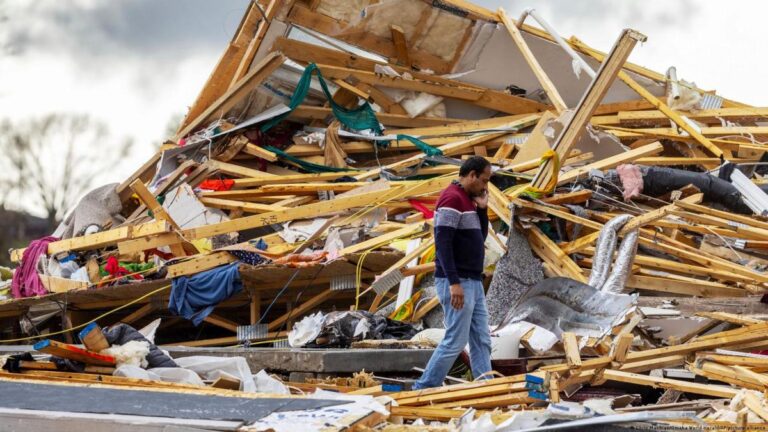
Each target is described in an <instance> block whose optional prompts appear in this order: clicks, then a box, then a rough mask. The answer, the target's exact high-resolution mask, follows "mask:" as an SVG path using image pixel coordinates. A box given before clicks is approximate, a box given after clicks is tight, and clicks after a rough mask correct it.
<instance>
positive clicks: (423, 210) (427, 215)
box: [408, 199, 435, 219]
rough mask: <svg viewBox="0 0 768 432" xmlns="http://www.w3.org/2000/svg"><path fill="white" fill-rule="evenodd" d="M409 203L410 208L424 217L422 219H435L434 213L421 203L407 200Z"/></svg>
mask: <svg viewBox="0 0 768 432" xmlns="http://www.w3.org/2000/svg"><path fill="white" fill-rule="evenodd" d="M408 202H409V203H411V207H413V208H415V209H416V210H418V211H420V212H421V214H423V215H424V219H432V218H433V217H435V212H433V211H432V210H430V209H428V208H427V206H425V205H424V203H422V202H421V201H416V200H413V199H412V200H408Z"/></svg>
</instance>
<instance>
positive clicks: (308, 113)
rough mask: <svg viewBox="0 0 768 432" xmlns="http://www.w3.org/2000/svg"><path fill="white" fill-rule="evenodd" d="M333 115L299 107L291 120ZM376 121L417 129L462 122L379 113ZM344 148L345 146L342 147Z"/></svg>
mask: <svg viewBox="0 0 768 432" xmlns="http://www.w3.org/2000/svg"><path fill="white" fill-rule="evenodd" d="M332 115H333V110H331V108H326V107H317V106H310V105H299V106H298V107H296V109H295V110H293V111H291V114H290V115H289V116H288V118H289V119H294V120H325V119H326V118H328V117H329V116H332ZM376 119H378V120H379V122H381V123H382V124H384V125H385V126H392V127H395V126H397V127H404V128H417V127H431V126H444V125H447V124H451V123H459V122H461V121H462V120H461V119H456V118H444V117H423V116H422V117H409V116H408V115H407V114H392V113H377V114H376ZM342 148H343V146H342Z"/></svg>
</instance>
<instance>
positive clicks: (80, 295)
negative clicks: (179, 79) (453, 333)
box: [0, 0, 768, 430]
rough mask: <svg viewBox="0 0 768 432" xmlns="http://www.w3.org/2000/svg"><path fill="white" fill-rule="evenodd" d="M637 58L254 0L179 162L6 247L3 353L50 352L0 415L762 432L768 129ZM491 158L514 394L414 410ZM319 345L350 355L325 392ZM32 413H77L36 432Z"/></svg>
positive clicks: (498, 271)
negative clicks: (441, 209) (444, 252)
mask: <svg viewBox="0 0 768 432" xmlns="http://www.w3.org/2000/svg"><path fill="white" fill-rule="evenodd" d="M533 21H536V22H535V24H538V26H534V25H531V24H534V23H533ZM526 22H527V23H528V24H526ZM617 36H618V37H617V40H616V42H615V44H614V46H613V47H612V48H611V50H610V52H608V53H604V52H600V51H597V50H595V49H593V48H591V47H589V46H587V45H586V44H584V43H583V42H581V41H580V40H578V39H576V38H575V37H572V38H570V39H568V40H565V39H563V38H562V37H561V36H560V35H558V34H557V32H556V30H555V29H554V28H553V27H552V26H551V25H550V24H549V23H547V22H546V20H545V19H544V18H543V17H541V16H539V15H538V14H537V13H536V12H535V11H532V10H531V11H526V12H525V13H524V14H523V15H522V16H521V17H519V18H518V19H517V20H513V19H512V18H510V17H508V16H507V15H506V14H505V13H504V11H503V10H499V11H498V12H492V11H488V10H485V9H483V8H481V7H478V6H474V5H472V4H469V3H466V2H464V1H460V0H442V1H438V0H435V1H431V2H430V1H415V0H386V1H379V2H375V1H368V0H357V1H352V0H348V1H342V0H314V1H303V0H295V1H282V2H279V1H276V0H271V1H267V0H259V1H254V2H252V3H251V5H250V6H249V7H248V9H247V11H246V13H245V16H244V17H243V20H242V22H241V24H240V26H239V28H238V29H237V31H236V33H235V35H234V37H233V39H232V41H231V43H230V44H229V46H228V47H227V48H226V50H225V52H224V54H223V55H222V57H221V59H220V60H219V62H218V64H217V65H216V67H215V68H214V70H213V72H212V73H211V75H210V77H209V79H208V81H207V82H206V84H205V86H204V87H203V89H202V91H201V92H200V94H199V96H198V97H197V99H196V100H195V102H194V103H193V104H192V106H191V107H190V108H189V111H188V113H187V116H186V117H185V119H184V120H183V121H182V123H181V125H180V126H179V129H178V132H177V134H176V136H175V137H173V139H171V140H169V141H168V142H167V143H166V144H165V145H164V146H163V147H162V149H160V151H158V152H157V154H155V155H153V156H152V157H151V158H150V159H149V160H148V161H147V162H146V163H145V164H144V165H142V166H141V167H139V169H137V170H136V172H135V173H134V174H133V175H132V176H131V177H130V178H128V179H126V180H125V181H124V182H122V183H121V184H117V185H107V186H104V187H101V188H98V189H96V190H94V191H92V192H91V193H89V194H88V195H87V196H85V197H84V198H83V199H82V200H81V202H80V203H79V204H78V206H77V207H76V208H75V209H72V211H70V212H69V214H68V216H67V218H66V219H65V221H64V222H63V223H62V225H61V226H60V227H59V229H57V230H56V232H55V233H52V235H51V236H50V237H46V238H43V239H39V240H36V241H34V242H32V243H31V244H30V245H29V246H28V247H27V248H26V249H24V250H13V251H11V257H12V260H13V261H15V262H17V263H18V267H17V268H16V269H15V272H14V275H13V277H12V278H11V276H10V275H5V274H4V275H3V279H4V280H5V279H8V280H9V281H10V282H3V284H4V285H7V287H9V288H10V289H9V295H8V297H9V298H8V299H7V300H5V301H2V302H0V317H1V318H2V319H3V322H4V324H3V327H2V328H3V338H2V339H3V340H0V342H2V343H5V344H10V343H15V344H19V343H21V344H29V343H32V342H36V341H37V343H36V344H35V345H34V352H35V353H36V355H35V356H34V357H33V356H29V355H28V356H26V357H18V356H14V357H13V358H12V359H10V360H9V361H7V362H6V372H2V373H0V388H3V389H5V390H7V391H4V392H2V393H3V394H6V395H9V396H8V397H6V398H5V399H4V401H3V403H2V406H3V407H5V408H4V409H3V410H2V412H0V415H2V416H3V417H4V418H11V419H27V420H28V421H35V422H39V423H36V424H46V423H45V422H46V421H52V420H51V419H54V418H55V419H58V420H57V421H67V422H73V423H76V422H78V421H84V420H83V419H86V418H87V419H88V421H89V422H90V423H89V424H90V425H91V426H93V427H96V425H98V424H99V422H103V423H104V424H109V422H129V423H130V422H132V421H133V422H135V421H136V419H138V418H141V419H142V422H143V424H144V425H145V426H146V427H147V428H148V429H147V430H150V428H151V427H157V428H160V427H164V426H167V425H176V426H186V427H190V428H198V429H217V430H269V429H270V428H272V429H274V430H293V429H292V428H296V427H297V426H296V425H298V424H303V425H306V424H307V423H306V422H308V421H310V420H308V419H309V418H310V417H311V418H312V421H315V422H317V423H312V424H313V425H317V427H318V429H319V428H320V427H321V426H319V425H325V426H326V427H333V428H336V429H334V430H337V429H338V430H342V429H345V428H356V429H359V430H362V429H364V428H373V427H383V428H384V429H385V430H386V429H387V428H395V426H394V425H392V423H401V424H400V425H398V426H397V429H393V430H409V428H413V429H414V430H417V429H419V428H421V427H422V426H420V425H423V424H424V423H423V422H424V421H427V422H429V421H438V422H441V424H439V425H435V426H433V427H434V428H436V429H435V430H457V429H461V428H466V429H462V430H524V429H525V430H540V429H536V428H539V427H550V428H552V427H555V426H552V424H559V425H560V427H586V426H587V425H597V424H605V423H620V422H662V423H663V424H664V425H667V426H691V427H703V426H722V427H736V426H739V427H747V426H749V425H754V424H757V423H764V422H766V421H768V406H766V402H765V400H764V396H763V392H764V391H765V388H766V383H768V376H766V374H765V372H766V371H768V367H767V365H768V357H766V356H764V355H762V354H760V353H759V352H760V350H762V349H766V348H768V336H766V332H765V330H766V328H767V327H766V326H768V324H766V323H765V322H764V321H763V320H762V316H764V314H765V307H764V306H763V304H762V303H761V302H760V299H761V298H760V296H761V295H763V294H764V292H765V289H766V283H767V282H768V273H766V272H765V269H766V263H768V261H767V259H768V258H766V254H765V246H766V244H768V236H766V234H767V233H768V221H767V220H766V218H765V216H766V210H768V196H766V194H765V193H764V192H763V189H764V184H765V181H764V177H763V175H764V173H765V171H764V167H763V166H762V162H763V159H764V153H765V146H764V144H763V143H762V142H761V141H763V140H764V138H765V136H766V135H768V132H767V131H766V130H765V128H764V127H763V126H762V123H761V122H764V121H766V119H768V109H764V108H755V107H750V106H747V105H745V104H742V103H739V102H736V101H732V100H729V99H726V98H724V97H722V96H720V95H717V94H716V93H715V92H713V91H705V90H702V89H699V88H697V87H696V86H695V84H692V83H690V82H687V81H684V80H682V79H679V78H678V77H677V72H676V70H675V69H674V67H670V69H669V70H668V71H666V73H665V74H660V73H657V72H654V71H651V70H648V69H645V68H643V67H640V66H637V65H634V64H632V63H629V62H628V61H627V59H628V57H629V56H630V54H631V52H632V51H633V49H635V46H636V44H637V42H642V41H644V40H645V36H644V35H642V34H641V33H639V32H637V31H633V30H625V31H624V32H622V33H621V34H620V35H617ZM469 155H480V156H483V157H486V158H487V159H488V160H489V161H491V162H492V164H493V173H494V176H493V180H492V184H491V185H490V186H489V195H490V204H489V208H490V210H491V211H490V212H489V214H490V216H491V221H492V229H491V232H490V235H489V237H488V240H487V242H486V264H487V274H488V277H487V280H486V284H487V286H488V293H487V298H488V303H489V309H490V311H491V315H492V324H493V325H494V329H493V330H492V334H493V336H494V338H493V339H494V355H493V358H494V368H495V369H497V370H498V372H499V375H501V376H499V377H494V378H492V379H490V380H486V381H479V382H469V381H467V378H471V377H469V376H467V375H466V374H464V372H462V374H463V375H461V376H454V377H452V378H450V380H449V381H450V384H449V385H447V386H444V387H440V388H435V389H427V390H418V391H411V390H408V378H413V376H415V375H414V372H413V371H412V370H411V369H412V368H414V367H416V368H418V367H423V366H424V365H425V364H426V361H427V359H428V358H429V354H430V353H431V350H430V347H433V346H434V343H436V342H437V341H439V339H440V337H441V335H440V329H439V327H441V323H440V321H441V320H440V307H439V301H438V300H437V297H436V296H435V294H434V290H433V289H432V288H431V280H432V279H431V276H430V275H431V273H432V272H433V270H434V240H433V238H432V231H431V222H432V217H433V212H434V205H435V201H436V198H437V196H438V194H439V193H440V191H441V190H442V189H444V188H445V187H446V186H447V185H448V184H449V183H450V181H451V180H452V179H453V178H455V177H456V175H457V173H458V167H459V165H460V164H461V161H462V159H463V158H466V157H468V156H469ZM156 318H162V320H161V322H159V323H158V322H156V321H154V320H155V319H156ZM150 321H152V322H153V324H152V325H151V326H149V327H148V329H147V328H144V329H142V330H141V331H140V332H138V331H137V330H136V329H135V328H134V327H131V326H135V327H137V328H138V327H140V326H142V325H144V324H147V323H149V322H150ZM95 323H98V324H99V325H100V326H103V327H104V329H103V331H102V330H101V329H100V328H99V327H97V326H95ZM118 330H120V331H121V333H120V335H121V336H115V335H114V334H115V333H116V332H117V331H118ZM422 330H423V331H422ZM417 332H418V334H417ZM102 335H103V336H104V338H102ZM129 335H132V336H129ZM113 336H114V337H113ZM79 342H82V343H83V344H84V345H85V348H81V347H79V346H77V345H74V344H75V343H79ZM131 342H135V343H137V344H138V345H135V344H134V345H133V348H131V346H129V345H128V344H130V343H131ZM155 342H156V343H157V344H158V345H160V346H161V347H162V348H167V349H166V351H169V354H170V355H167V354H166V353H163V352H162V350H160V349H159V348H158V347H157V346H156V345H155ZM232 346H237V347H238V348H231V347H232ZM286 346H290V347H293V348H294V349H288V348H285V347H286ZM126 347H128V348H126ZM182 347H187V348H182ZM204 347H212V348H204ZM270 347H273V348H270ZM324 347H325V348H328V350H329V351H327V352H326V353H331V350H333V349H336V351H333V353H334V355H335V357H333V356H330V354H328V355H329V357H327V358H326V360H325V362H326V364H325V366H324V367H323V368H320V369H316V370H314V369H303V368H302V365H301V364H302V363H305V364H306V363H308V362H310V360H309V359H310V358H312V357H311V356H315V355H317V351H321V350H322V349H323V348H324ZM307 348H311V349H307ZM142 350H144V351H142ZM200 350H204V351H200ZM366 350H374V351H372V352H375V355H373V356H371V355H368V356H365V351H366ZM17 351H19V348H18V347H12V348H9V349H8V352H13V353H14V354H16V352H17ZM361 352H362V353H363V354H362V356H363V357H361V358H363V359H364V360H360V361H357V360H354V359H355V358H357V357H355V356H359V355H361V354H360V353H361ZM137 353H138V354H137ZM200 353H205V354H206V357H205V358H204V359H202V360H200V359H199V358H200V356H195V354H200ZM39 354H46V355H51V356H53V360H54V361H48V359H47V358H46V359H41V358H40V355H39ZM190 356H191V357H190ZM266 356H270V358H272V362H271V363H269V362H266V361H265V360H263V358H264V357H266ZM165 357H168V358H167V361H169V362H171V363H172V365H170V364H165V365H164V366H160V365H163V364H164V363H163V362H164V361H166V359H165ZM218 357H235V359H228V360H227V361H225V362H218V361H216V360H214V359H215V358H218ZM238 357H240V358H239V360H238ZM152 358H155V359H156V360H157V361H158V362H159V363H156V364H149V363H151V361H149V362H148V359H152ZM212 358H213V359H212ZM246 358H247V359H248V360H247V361H246V360H245V359H246ZM185 359H186V360H185ZM259 359H261V360H259ZM260 361H261V362H262V363H259V362H260ZM244 362H245V363H244ZM361 362H362V363H361ZM396 363H397V364H399V365H400V367H402V368H401V369H398V368H397V366H395V364H396ZM331 364H333V366H330V365H331ZM256 365H260V366H258V368H259V369H266V370H268V371H270V372H276V373H282V374H283V377H282V378H283V379H282V381H283V382H282V383H281V382H280V381H278V380H275V379H274V378H272V377H269V376H268V375H267V374H266V373H265V372H260V373H259V374H257V375H256V378H253V376H252V375H251V373H250V370H252V369H254V368H256V367H257V366H256ZM334 368H335V369H334ZM166 369H171V371H168V370H166ZM361 369H365V370H367V371H368V372H373V374H370V373H365V372H360V371H361ZM179 370H181V371H179ZM465 370H466V368H464V371H465ZM297 372H302V373H297ZM312 372H318V373H320V372H322V373H324V374H325V377H323V376H320V375H317V374H314V373H312ZM328 372H333V373H334V375H339V376H334V377H328V376H327V373H328ZM352 372H360V373H357V374H355V375H354V376H352V377H350V375H351V373H352ZM454 375H457V374H454ZM286 376H287V378H286ZM694 377H695V378H696V379H695V380H694ZM475 378H476V377H475ZM52 381H55V382H56V385H54V383H52ZM62 383H66V387H62V385H61V384H62ZM147 388H151V389H152V390H153V391H152V392H148V391H146V390H147ZM658 388H662V389H664V390H663V392H662V391H656V390H654V389H658ZM315 390H318V392H317V393H315V394H313V395H312V396H303V395H300V394H303V393H307V392H313V391H315ZM16 392H25V393H26V394H31V395H35V394H44V395H46V396H45V397H46V400H55V401H56V402H55V403H52V404H51V406H50V407H48V408H47V409H48V410H49V411H47V412H49V414H41V413H39V412H37V411H36V410H35V409H34V408H33V407H32V406H30V404H31V402H30V401H32V399H31V397H30V399H29V401H27V400H25V399H23V398H20V399H19V398H13V397H11V396H10V395H12V394H16ZM129 393H130V394H129ZM67 394H70V395H77V397H78V398H86V399H92V398H98V399H99V400H101V401H102V406H96V405H98V404H94V406H88V407H85V408H84V407H83V406H82V404H77V403H73V399H75V400H77V398H68V397H67V396H66V395H67ZM158 395H163V399H162V400H163V402H162V403H163V404H166V403H168V404H170V405H169V406H168V408H167V409H161V408H159V407H158V404H157V402H158V401H159V400H158V397H159V396H158ZM126 396H129V398H134V399H135V400H140V401H142V406H143V407H145V408H142V409H136V407H135V406H127V405H126V404H124V403H122V401H124V400H125V399H126ZM374 397H375V398H374ZM12 399H13V400H12ZM94 400H95V399H94ZM210 400H215V403H213V402H211V403H210V404H209V402H206V401H210ZM167 401H172V402H167ZM185 407H186V408H189V407H195V409H192V410H190V409H185ZM237 407H242V408H237ZM340 407H342V408H340ZM191 411H194V413H192V414H190V412H191ZM340 412H341V414H340ZM50 413H54V414H50ZM62 413H71V414H69V415H64V414H62ZM76 414H77V415H76ZM62 419H63V420H62ZM19 421H21V420H19ZM413 422H415V424H413V425H411V423H413ZM449 422H450V423H449ZM387 423H389V425H387ZM542 425H543V426H542ZM304 427H306V426H304ZM152 430H154V429H152ZM541 430H543V429H541Z"/></svg>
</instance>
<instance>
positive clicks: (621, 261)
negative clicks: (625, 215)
mask: <svg viewBox="0 0 768 432" xmlns="http://www.w3.org/2000/svg"><path fill="white" fill-rule="evenodd" d="M638 235H639V230H636V229H635V230H632V231H630V232H629V234H627V235H625V236H624V239H622V240H621V246H620V247H619V252H618V255H617V256H616V261H615V262H614V263H613V270H611V274H610V275H609V276H608V279H607V280H606V281H605V283H604V284H603V286H601V287H600V291H603V292H609V293H614V294H621V293H622V292H623V291H624V287H625V286H626V285H627V279H628V278H629V274H630V273H631V272H632V263H633V262H634V261H635V254H636V253H637V237H638Z"/></svg>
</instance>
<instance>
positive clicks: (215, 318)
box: [203, 314, 238, 333]
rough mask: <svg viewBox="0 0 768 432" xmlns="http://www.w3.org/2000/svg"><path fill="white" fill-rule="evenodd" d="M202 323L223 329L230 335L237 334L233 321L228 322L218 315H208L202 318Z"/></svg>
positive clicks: (235, 324)
mask: <svg viewBox="0 0 768 432" xmlns="http://www.w3.org/2000/svg"><path fill="white" fill-rule="evenodd" d="M203 321H205V322H207V323H208V324H213V325H215V326H216V327H220V328H223V329H224V330H229V331H231V332H232V333H237V326H238V324H237V323H236V322H234V321H230V320H228V319H226V318H224V317H221V316H219V315H216V314H210V315H208V316H207V317H205V318H203Z"/></svg>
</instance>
